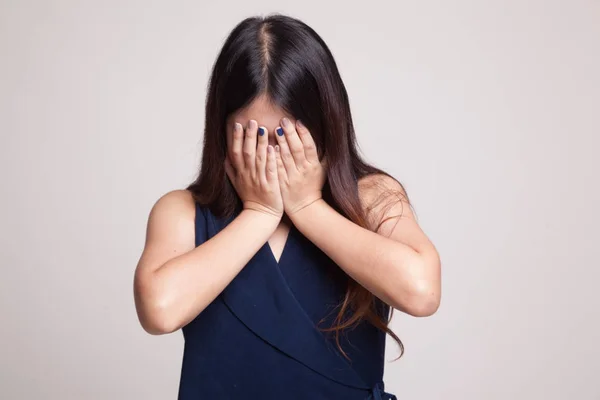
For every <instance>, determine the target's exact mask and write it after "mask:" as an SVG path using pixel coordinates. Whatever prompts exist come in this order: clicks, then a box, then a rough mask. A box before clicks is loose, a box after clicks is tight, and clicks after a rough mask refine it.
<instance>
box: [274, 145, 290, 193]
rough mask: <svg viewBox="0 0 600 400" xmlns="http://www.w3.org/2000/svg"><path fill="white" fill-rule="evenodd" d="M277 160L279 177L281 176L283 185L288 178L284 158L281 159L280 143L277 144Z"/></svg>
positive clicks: (280, 179) (280, 183) (280, 180)
mask: <svg viewBox="0 0 600 400" xmlns="http://www.w3.org/2000/svg"><path fill="white" fill-rule="evenodd" d="M275 161H276V163H277V177H278V178H279V185H280V186H283V185H284V183H286V182H287V181H288V179H287V170H286V169H285V166H284V164H283V160H282V159H281V147H279V145H275Z"/></svg>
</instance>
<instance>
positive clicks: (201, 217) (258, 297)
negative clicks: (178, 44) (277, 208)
mask: <svg viewBox="0 0 600 400" xmlns="http://www.w3.org/2000/svg"><path fill="white" fill-rule="evenodd" d="M238 213H239V212H238ZM238 213H236V214H235V215H234V216H232V217H230V218H218V217H216V216H215V215H214V214H213V213H212V212H211V211H210V210H209V209H208V208H207V207H204V206H201V205H199V204H198V203H196V220H195V221H196V222H195V224H196V246H199V245H201V244H202V243H204V242H205V241H207V240H209V239H210V238H211V237H213V236H214V235H216V234H217V233H218V232H219V231H220V230H221V229H223V228H224V227H225V226H227V224H228V223H229V222H231V221H232V220H233V219H234V218H235V217H236V216H237V215H238ZM231 250H232V251H235V248H232V249H231ZM213 267H214V268H218V267H219V266H218V265H214V266H213ZM336 271H338V272H336ZM339 271H341V270H340V269H339V267H337V266H336V265H335V264H334V262H333V261H332V260H331V259H330V258H329V257H328V256H327V255H326V254H325V253H324V252H322V251H321V250H320V249H319V248H318V247H317V246H316V245H314V244H313V243H312V242H310V241H309V240H308V239H307V238H306V237H305V236H303V235H302V233H301V232H300V231H299V230H298V229H296V228H295V227H294V226H293V225H292V226H291V228H290V231H289V234H288V237H287V240H286V242H285V245H284V249H283V253H282V254H281V256H280V259H279V262H277V260H276V259H275V257H274V255H273V253H272V251H271V248H270V246H269V244H268V242H265V244H264V245H263V246H262V247H261V248H260V249H259V250H258V252H257V253H256V254H255V255H254V256H253V257H252V259H250V261H249V262H248V264H247V265H246V266H244V268H243V269H242V270H241V271H240V273H239V274H238V275H237V276H236V277H235V278H234V279H233V280H232V281H231V282H230V283H229V285H228V286H227V287H226V288H225V289H224V290H223V292H221V294H220V295H219V296H218V297H217V298H216V299H215V300H214V301H213V302H211V304H209V305H208V307H206V308H205V309H204V310H203V311H202V312H201V313H200V314H199V315H198V316H197V317H196V318H195V319H194V320H192V321H191V322H190V323H188V324H187V325H185V326H184V327H183V328H182V331H183V336H184V339H185V344H184V353H183V362H182V367H181V380H180V383H179V395H178V400H200V399H202V400H204V399H206V400H208V399H210V400H217V399H218V400H229V399H231V400H237V399H260V400H271V399H273V400H275V399H278V400H279V399H285V400H336V399H344V400H368V399H372V400H395V399H396V397H395V396H394V395H392V394H390V393H386V392H385V391H384V383H383V366H384V359H385V358H384V353H385V332H383V331H381V330H379V329H377V328H375V327H374V326H372V325H371V324H369V323H367V322H362V323H360V324H359V325H358V326H357V327H356V328H354V329H351V330H345V331H343V333H342V334H341V335H340V345H341V347H342V348H343V349H344V352H345V353H346V354H347V355H348V357H349V358H350V360H348V359H346V358H344V357H343V356H342V354H341V352H340V351H339V349H338V348H337V346H336V342H335V336H334V335H333V333H331V332H323V331H321V330H320V329H319V328H327V327H330V326H331V324H332V321H333V320H334V319H335V316H336V315H337V311H338V309H337V308H336V306H338V305H339V304H340V302H341V300H342V299H343V296H344V294H345V287H344V285H343V284H340V283H338V282H339V280H336V279H334V275H335V274H336V273H339ZM388 311H389V309H388V308H387V306H386V305H384V304H383V303H381V313H382V315H388V314H387V312H388Z"/></svg>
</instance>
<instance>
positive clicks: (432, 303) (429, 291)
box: [405, 283, 441, 317]
mask: <svg viewBox="0 0 600 400" xmlns="http://www.w3.org/2000/svg"><path fill="white" fill-rule="evenodd" d="M440 300H441V297H440V290H439V287H438V286H437V285H433V284H425V283H424V284H420V285H415V287H414V288H413V294H412V296H411V301H410V302H409V304H408V305H407V307H405V312H406V313H407V314H409V315H412V316H413V317H430V316H432V315H433V314H435V313H436V312H437V310H438V309H439V307H440Z"/></svg>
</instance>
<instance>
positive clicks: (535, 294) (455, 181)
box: [0, 0, 600, 400]
mask: <svg viewBox="0 0 600 400" xmlns="http://www.w3.org/2000/svg"><path fill="white" fill-rule="evenodd" d="M271 12H282V13H286V14H288V15H291V16H295V17H298V18H300V19H302V20H304V21H305V22H306V23H308V24H309V25H310V26H312V27H313V28H314V29H315V30H316V31H317V32H318V33H319V34H320V35H321V36H322V37H323V38H324V40H325V41H326V42H327V44H328V45H329V46H330V48H331V50H332V52H333V53H334V56H335V57H336V61H337V63H338V66H339V68H340V71H341V74H342V77H343V79H344V81H345V84H346V87H347V89H348V92H349V95H350V100H351V106H352V110H353V115H354V118H355V124H356V130H357V134H358V139H359V144H360V146H361V149H362V151H363V153H364V154H365V155H366V157H367V159H368V160H370V161H371V162H373V163H375V165H377V166H379V167H382V168H384V169H386V170H387V171H388V172H390V173H392V174H393V175H394V176H396V177H397V178H399V179H400V180H401V181H402V182H403V183H404V184H405V186H406V188H407V190H408V193H409V195H410V196H411V197H412V201H413V202H414V205H415V208H416V211H417V214H418V217H419V220H420V223H421V225H422V227H423V229H424V230H425V231H426V233H428V235H429V236H430V237H431V238H432V240H433V241H434V243H435V244H436V245H437V247H438V250H439V251H440V254H441V257H442V264H443V294H442V305H441V307H440V309H439V311H438V313H437V314H435V315H434V316H432V317H430V318H425V319H418V318H412V317H408V316H406V315H401V314H399V313H397V314H396V317H395V319H394V322H393V327H394V329H395V331H396V332H397V333H398V334H399V335H400V337H401V339H402V340H403V341H404V344H405V345H406V354H405V356H404V357H403V358H402V359H400V360H399V361H396V362H392V363H388V364H386V373H385V381H386V386H387V389H389V391H391V392H394V393H396V394H397V395H398V398H399V399H411V400H417V399H423V400H436V399H456V400H482V399H490V400H496V399H498V400H500V399H501V400H506V399H519V400H521V399H523V400H525V399H527V400H531V399H534V400H565V399H577V400H592V399H600V382H599V379H598V375H599V373H600V350H599V344H598V340H599V339H600V324H599V317H600V311H599V306H600V302H599V300H598V296H597V290H596V289H597V287H598V282H599V280H600V273H599V272H598V268H599V266H600V265H599V264H600V262H599V257H600V251H599V248H600V243H599V239H600V235H599V234H598V227H599V223H600V218H599V211H598V204H599V202H600V195H599V190H598V183H599V181H600V179H599V177H598V175H599V174H598V172H599V171H600V163H599V161H598V159H597V152H598V150H599V149H600V141H599V139H598V135H599V134H600V115H599V114H600V112H599V111H600V77H599V72H600V2H598V1H542V0H539V1H516V0H514V1H495V2H491V1H466V0H461V1H452V2H450V1H412V2H411V1H394V2H392V1H390V2H387V3H379V2H375V1H369V2H367V3H365V2H356V3H350V2H341V1H340V2H324V1H316V2H307V1H297V2H281V1H254V2H242V1H236V2H226V1H218V2H215V3H213V4H209V3H208V2H200V1H168V2H167V1H162V2H158V1H141V0H138V1H94V2H92V1H79V2H77V1H8V2H7V1H1V2H0V57H1V62H0V132H1V142H0V148H1V153H0V155H1V160H0V167H1V168H0V171H1V172H0V174H1V187H2V197H1V199H0V204H1V207H0V240H1V242H0V251H1V261H2V270H1V272H2V273H1V276H0V301H1V303H0V313H1V318H2V320H1V325H0V368H1V369H0V380H1V381H0V398H2V399H174V398H176V392H177V389H178V383H179V374H180V368H181V356H182V349H183V338H182V335H181V332H180V331H179V332H176V333H174V334H171V335H167V336H151V335H148V334H146V333H145V332H144V331H143V330H142V328H141V327H140V325H139V323H138V321H137V317H136V313H135V308H134V303H133V286H132V282H133V271H134V268H135V266H136V263H137V260H138V258H139V256H140V254H141V251H142V246H143V243H144V235H145V227H146V221H147V217H148V213H149V211H150V208H151V206H152V205H153V204H154V202H155V201H156V200H157V199H158V198H159V197H160V196H161V195H162V194H164V193H166V192H167V191H170V190H173V189H178V188H183V187H184V186H185V185H186V184H187V183H189V182H190V181H191V180H192V179H193V178H194V176H195V173H196V169H197V166H198V163H199V156H200V150H201V141H202V130H203V121H204V110H203V107H204V96H205V93H206V84H207V79H208V76H209V72H210V69H211V66H212V63H213V62H214V60H215V57H216V55H217V52H218V51H219V49H220V47H221V45H222V43H223V41H224V39H225V37H226V35H227V34H228V33H229V31H230V30H231V29H232V28H233V27H234V26H235V24H237V23H238V22H239V21H241V20H242V19H243V18H245V17H247V16H251V15H257V14H268V13H271ZM388 343H389V346H388V350H389V351H388V359H389V360H391V359H393V358H394V357H396V355H397V354H398V353H397V348H396V346H395V345H394V344H393V342H391V341H388Z"/></svg>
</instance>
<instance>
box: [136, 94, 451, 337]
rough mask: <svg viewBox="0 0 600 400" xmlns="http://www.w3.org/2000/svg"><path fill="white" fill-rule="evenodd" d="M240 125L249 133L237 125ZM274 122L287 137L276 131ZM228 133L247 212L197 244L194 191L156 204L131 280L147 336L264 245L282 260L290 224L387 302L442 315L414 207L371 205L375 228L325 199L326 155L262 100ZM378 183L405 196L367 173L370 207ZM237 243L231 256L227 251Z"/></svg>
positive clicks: (232, 120) (215, 288)
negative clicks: (321, 155) (319, 153)
mask: <svg viewBox="0 0 600 400" xmlns="http://www.w3.org/2000/svg"><path fill="white" fill-rule="evenodd" d="M236 122H238V123H240V124H241V125H242V126H243V127H246V128H247V129H239V130H237V131H236V130H235V124H236ZM259 126H260V127H263V128H264V129H265V130H266V133H265V134H264V135H262V136H261V135H258V134H257V132H258V127H259ZM278 127H282V128H283V130H284V135H282V136H279V135H277V134H276V133H275V132H276V129H277V128H278ZM226 132H227V145H228V154H227V158H226V160H225V169H226V171H227V175H228V177H229V179H230V180H231V182H232V184H233V186H234V187H235V189H236V191H237V192H238V195H239V196H240V198H241V199H242V201H243V204H244V209H243V211H242V212H241V213H240V215H239V216H238V217H236V218H235V219H234V220H233V221H232V222H231V223H230V224H229V225H227V226H226V227H225V228H224V229H223V230H221V231H220V232H219V233H218V234H216V235H215V236H214V237H212V238H211V239H210V240H208V241H206V242H205V243H203V244H201V245H200V246H198V247H195V243H194V235H195V228H194V218H195V205H194V201H193V199H192V197H191V194H190V193H189V192H188V191H186V190H175V191H171V192H169V193H167V194H165V195H163V196H162V197H161V198H160V199H159V200H158V201H157V202H156V204H155V205H154V207H153V208H152V210H151V212H150V216H149V218H148V226H147V234H146V243H145V246H144V251H143V252H142V255H141V257H140V260H139V262H138V265H137V267H136V272H135V277H134V295H135V302H136V310H137V313H138V318H139V320H140V323H141V324H142V327H143V328H144V329H145V330H146V331H147V332H149V333H151V334H165V333H170V332H173V331H176V330H178V329H180V328H181V327H183V326H184V325H186V324H187V323H189V322H190V321H191V320H192V319H194V318H195V317H196V315H198V314H199V313H200V312H201V311H202V310H203V309H204V308H205V307H206V306H208V304H210V302H212V301H213V300H214V299H215V298H216V296H217V295H218V294H219V293H220V292H221V291H222V290H223V289H224V288H225V287H226V286H227V285H228V284H229V282H231V280H233V278H235V276H236V275H237V274H238V273H239V272H240V270H241V269H242V268H243V267H244V266H245V265H246V264H247V263H248V261H250V259H251V258H252V257H253V256H254V254H255V253H256V252H257V251H258V250H259V249H260V248H261V247H262V245H263V244H264V243H265V242H266V241H268V243H269V246H270V248H271V251H272V252H273V255H274V256H275V258H276V259H277V260H278V259H279V257H280V256H281V253H282V251H283V247H284V245H285V241H286V240H287V235H288V233H289V229H290V226H291V224H294V226H295V227H296V228H297V229H298V230H299V231H300V232H301V233H302V234H303V235H304V236H305V237H307V238H308V239H309V240H310V241H312V242H313V243H314V244H315V245H316V246H318V247H319V248H320V249H321V250H322V251H323V252H324V253H326V254H327V255H328V256H329V257H330V258H331V259H332V260H333V261H334V262H335V263H336V264H337V265H339V266H340V268H342V269H343V270H344V271H345V272H346V273H347V274H348V275H350V276H351V277H352V278H353V279H355V280H356V281H357V282H359V283H360V284H361V285H363V286H364V287H365V288H367V289H368V290H369V291H371V292H372V293H373V294H375V295H376V296H377V297H379V298H380V299H382V300H383V301H385V302H386V303H388V304H389V305H390V306H392V307H394V308H396V309H398V310H400V311H403V312H405V313H407V314H410V315H413V316H417V317H424V316H429V315H432V314H433V313H435V312H436V311H437V309H438V307H439V304H440V298H441V266H440V259H439V255H438V253H437V251H436V249H435V247H434V245H433V244H432V243H431V241H430V240H429V239H428V238H427V236H426V235H425V233H424V232H423V231H422V230H421V228H420V227H419V225H418V223H417V222H416V219H415V217H414V215H413V213H412V211H411V209H410V207H409V205H408V203H406V202H405V201H398V202H397V203H396V204H394V206H393V207H390V208H389V209H385V210H383V209H381V208H380V207H375V208H373V209H372V210H371V211H370V213H369V216H371V218H369V220H370V221H371V226H370V227H369V228H370V229H365V228H363V227H360V226H358V225H356V224H355V223H353V222H352V221H350V220H348V219H347V218H345V217H343V216H342V215H340V214H339V213H338V212H337V211H335V210H334V209H333V208H332V207H331V206H329V205H328V204H327V203H326V202H325V201H324V200H323V199H322V197H321V189H322V187H323V184H324V182H325V168H326V163H327V160H326V159H324V160H320V161H319V160H318V157H317V152H316V149H315V147H314V142H313V141H312V137H311V136H310V132H309V131H308V130H307V129H306V128H305V127H303V126H301V125H300V124H298V123H297V121H296V120H294V119H293V118H292V116H290V115H286V114H285V112H284V111H283V110H281V109H280V108H278V107H276V106H274V105H272V104H271V103H270V102H269V101H268V99H267V98H265V97H259V98H257V99H256V100H255V101H254V102H253V103H252V104H250V105H249V106H248V107H247V108H245V109H242V110H239V111H238V112H236V113H234V114H232V115H231V116H230V117H229V118H228V120H227V129H226ZM277 149H278V150H277ZM374 181H377V182H379V183H380V185H382V186H383V187H384V188H389V189H394V190H397V191H400V192H402V188H401V187H400V186H399V185H398V183H397V182H396V181H394V180H393V179H391V178H388V177H386V176H375V177H368V178H365V179H362V180H361V181H359V195H360V198H361V203H363V205H364V206H365V207H368V206H369V205H371V204H373V202H374V201H375V200H376V199H377V197H378V195H379V194H380V192H379V190H381V189H380V188H378V187H377V186H373V185H372V183H374ZM393 216H395V217H393ZM388 217H393V218H389V219H387V218H388ZM386 219H387V220H386ZM384 220H385V222H384V223H383V224H381V226H380V227H379V228H378V229H377V230H376V231H375V228H376V227H377V226H378V225H379V223H380V222H381V221H384ZM232 243H235V246H236V251H235V252H232V251H231V250H230V249H231V245H232ZM214 265H219V268H214V267H213V266H214Z"/></svg>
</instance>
